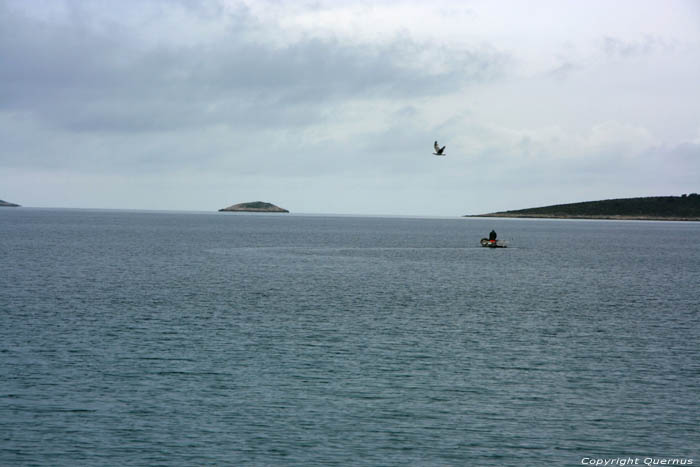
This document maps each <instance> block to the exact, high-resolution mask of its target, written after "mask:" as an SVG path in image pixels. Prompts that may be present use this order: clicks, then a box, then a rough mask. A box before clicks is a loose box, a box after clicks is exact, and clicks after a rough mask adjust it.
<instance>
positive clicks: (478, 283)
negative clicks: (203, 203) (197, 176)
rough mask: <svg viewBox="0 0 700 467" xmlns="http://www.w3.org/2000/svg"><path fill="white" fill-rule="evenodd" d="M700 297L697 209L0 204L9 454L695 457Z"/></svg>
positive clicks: (490, 459) (699, 412)
mask: <svg viewBox="0 0 700 467" xmlns="http://www.w3.org/2000/svg"><path fill="white" fill-rule="evenodd" d="M491 228H495V229H496V230H497V231H498V233H499V238H503V239H506V240H509V243H510V246H511V248H508V249H500V250H490V249H485V248H480V247H479V246H478V242H479V239H480V238H481V237H484V236H486V234H487V233H488V232H489V231H490V230H491ZM699 304H700V223H672V222H657V223H654V222H616V221H547V220H502V219H500V220H499V219H410V218H359V217H321V216H297V215H245V214H243V215H238V214H224V213H215V214H204V213H200V214H197V213H150V212H120V211H87V210H85V211H83V210H50V209H46V210H44V209H25V208H20V209H2V210H0V464H2V465H154V464H156V465H157V464H161V465H205V464H228V465H304V466H307V465H411V466H413V465H474V466H507V465H513V466H523V465H581V460H582V458H584V457H591V458H616V457H623V456H633V457H634V456H639V457H640V458H642V457H654V458H669V457H673V458H678V457H681V458H693V459H694V463H695V464H698V463H700V458H698V455H699V454H698V446H700V428H699V425H698V422H699V420H700V403H699V400H700V305H699Z"/></svg>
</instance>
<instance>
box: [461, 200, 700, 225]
mask: <svg viewBox="0 0 700 467" xmlns="http://www.w3.org/2000/svg"><path fill="white" fill-rule="evenodd" d="M464 217H527V218H549V219H620V220H626V219H629V220H664V221H700V195H698V194H697V193H691V194H689V195H682V196H653V197H647V198H620V199H606V200H602V201H586V202H583V203H571V204H556V205H553V206H544V207H540V208H530V209H520V210H517V211H501V212H493V213H489V214H479V215H473V216H464Z"/></svg>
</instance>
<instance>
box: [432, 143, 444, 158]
mask: <svg viewBox="0 0 700 467" xmlns="http://www.w3.org/2000/svg"><path fill="white" fill-rule="evenodd" d="M433 147H434V148H435V152H434V153H433V154H435V155H436V156H445V155H446V154H443V153H442V151H444V150H445V148H446V146H443V147H440V145H439V144H438V142H437V141H435V143H433Z"/></svg>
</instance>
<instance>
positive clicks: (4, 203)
mask: <svg viewBox="0 0 700 467" xmlns="http://www.w3.org/2000/svg"><path fill="white" fill-rule="evenodd" d="M18 207H19V204H15V203H8V202H7V201H3V200H1V199H0V208H18Z"/></svg>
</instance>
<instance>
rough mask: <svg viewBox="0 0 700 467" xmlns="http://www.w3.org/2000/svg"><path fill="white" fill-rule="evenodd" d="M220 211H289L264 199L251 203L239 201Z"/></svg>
mask: <svg viewBox="0 0 700 467" xmlns="http://www.w3.org/2000/svg"><path fill="white" fill-rule="evenodd" d="M219 212H289V211H287V210H286V209H282V208H281V207H279V206H275V205H274V204H271V203H265V202H263V201H253V202H251V203H239V204H234V205H233V206H229V207H227V208H223V209H219Z"/></svg>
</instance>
